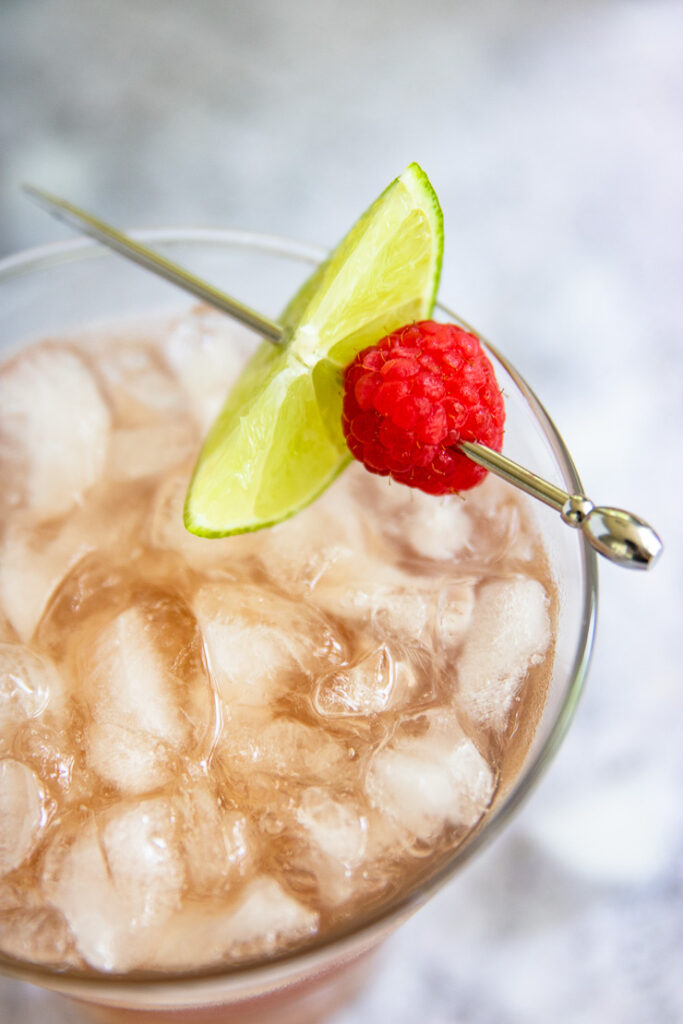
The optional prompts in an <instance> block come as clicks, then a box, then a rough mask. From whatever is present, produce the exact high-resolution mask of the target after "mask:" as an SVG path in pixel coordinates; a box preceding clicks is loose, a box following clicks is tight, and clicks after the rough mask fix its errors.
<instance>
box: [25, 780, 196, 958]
mask: <svg viewBox="0 0 683 1024" xmlns="http://www.w3.org/2000/svg"><path fill="white" fill-rule="evenodd" d="M46 865H47V867H46V874H45V877H44V881H43V889H44V892H45V894H46V896H47V898H48V899H49V901H50V903H51V904H52V905H53V906H54V907H56V908H57V909H58V910H60V911H61V912H62V913H63V914H64V916H65V918H66V919H67V921H68V923H69V927H70V929H71V932H72V934H73V937H74V940H75V943H76V946H77V947H78V950H79V952H80V954H81V955H82V956H83V957H84V959H85V960H86V961H87V963H88V964H90V966H92V967H95V968H97V969H99V970H104V971H126V970H130V969H132V968H134V967H140V966H145V965H148V964H150V963H154V962H155V961H156V953H155V950H156V947H157V945H158V943H159V941H160V938H161V934H162V931H163V928H164V926H165V924H166V922H167V921H168V919H169V918H170V916H171V915H172V913H173V912H174V911H175V910H177V909H178V908H179V906H180V903H181V897H182V891H183V886H184V883H185V874H184V867H183V862H182V857H181V855H180V850H179V842H178V823H177V819H176V813H175V810H174V807H173V804H172V802H171V801H169V800H167V799H164V798H162V797H158V798H154V799H148V800H143V801H141V802H140V803H138V804H136V805H119V806H117V807H115V808H114V809H113V811H111V812H109V813H108V814H106V815H103V816H101V817H99V818H97V819H90V820H89V821H88V822H87V823H84V824H83V826H82V829H81V831H80V832H78V833H77V834H76V835H75V836H72V837H71V838H70V840H69V841H64V842H63V843H57V844H55V847H54V848H53V849H52V850H50V851H49V854H48V858H47V862H46Z"/></svg>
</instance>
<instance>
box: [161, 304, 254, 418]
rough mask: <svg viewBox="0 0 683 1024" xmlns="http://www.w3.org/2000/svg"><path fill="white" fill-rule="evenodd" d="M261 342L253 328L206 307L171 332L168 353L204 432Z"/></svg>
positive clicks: (166, 355)
mask: <svg viewBox="0 0 683 1024" xmlns="http://www.w3.org/2000/svg"><path fill="white" fill-rule="evenodd" d="M257 344H258V343H257V341H256V340H255V339H254V334H253V332H251V331H248V330H247V329H246V328H243V327H240V326H238V325H236V324H234V323H229V322H228V321H227V320H226V318H225V317H224V316H222V315H221V314H219V313H216V312H215V311H214V310H210V309H207V308H206V307H199V308H198V309H196V310H194V311H193V312H192V313H190V314H189V315H188V316H186V317H184V318H183V319H182V320H181V321H180V322H179V323H178V325H177V326H176V327H175V328H174V329H173V331H171V333H170V334H169V335H168V338H167V339H166V341H165V343H164V355H165V357H166V360H167V362H168V364H169V365H170V366H171V368H172V369H173V370H174V372H175V373H176V374H177V377H178V380H179V382H180V384H181V385H182V387H183V388H184V390H185V392H186V393H187V396H188V398H189V401H190V406H191V409H192V412H193V415H194V417H195V419H196V421H197V423H198V424H199V426H200V428H201V430H202V432H203V433H205V432H206V431H207V430H208V428H209V427H210V425H211V423H212V422H213V420H214V419H215V417H216V416H217V415H218V412H219V410H220V408H221V406H222V404H223V402H224V401H225V398H226V396H227V394H228V391H229V390H230V389H231V388H232V386H233V384H234V383H235V381H236V380H237V377H238V376H239V374H240V372H241V370H242V367H243V366H244V365H245V363H246V361H247V359H248V358H249V356H250V355H251V354H252V353H253V352H254V351H255V350H256V347H257Z"/></svg>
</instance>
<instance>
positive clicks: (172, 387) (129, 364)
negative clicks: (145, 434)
mask: <svg viewBox="0 0 683 1024" xmlns="http://www.w3.org/2000/svg"><path fill="white" fill-rule="evenodd" d="M96 367H97V372H98V374H99V377H100V379H101V381H102V386H103V388H104V391H105V392H106V394H107V397H108V398H109V401H110V403H111V405H112V407H113V409H114V411H115V413H116V415H117V418H118V419H119V420H120V421H122V422H123V423H126V424H127V425H128V426H133V425H136V424H141V423H149V422H150V421H152V420H155V419H157V418H158V417H162V416H163V417H166V418H167V419H168V418H170V417H171V416H173V415H174V414H175V415H178V414H179V415H184V414H186V412H187V409H186V401H185V397H184V394H183V392H182V389H181V387H180V385H179V384H178V382H177V381H176V380H175V379H174V377H173V375H172V374H171V373H170V372H169V370H168V368H167V366H166V365H165V363H164V360H163V357H162V355H161V353H160V352H159V351H158V349H157V347H156V346H155V345H154V344H151V343H145V342H143V341H135V340H127V339H125V338H122V339H120V340H119V341H118V343H117V344H116V345H109V346H108V347H107V348H103V349H102V350H101V351H100V352H98V353H97V362H96Z"/></svg>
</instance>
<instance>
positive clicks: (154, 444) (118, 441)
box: [107, 418, 199, 481]
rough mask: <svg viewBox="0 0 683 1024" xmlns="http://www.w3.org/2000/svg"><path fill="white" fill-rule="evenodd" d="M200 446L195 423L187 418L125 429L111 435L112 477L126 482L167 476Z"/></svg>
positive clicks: (122, 428)
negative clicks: (160, 475) (159, 475)
mask: <svg viewBox="0 0 683 1024" xmlns="http://www.w3.org/2000/svg"><path fill="white" fill-rule="evenodd" d="M198 444H199V438H198V437H197V435H196V431H195V429H194V426H193V424H192V423H191V422H190V421H189V420H187V419H183V418H178V419H176V420H174V421H172V422H170V423H163V424H162V423H159V424H156V423H154V424H145V425H143V426H137V427H121V428H120V429H119V430H115V431H114V432H113V433H112V436H111V445H110V449H109V465H108V468H107V473H108V476H109V477H111V479H113V480H117V481H124V480H138V479H141V478H143V477H148V476H155V475H157V474H162V473H166V472H168V471H169V470H171V469H173V467H175V466H177V465H178V464H179V463H182V462H184V461H186V460H187V459H188V458H189V457H190V456H191V455H193V454H194V453H195V452H196V450H197V448H198Z"/></svg>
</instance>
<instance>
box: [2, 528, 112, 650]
mask: <svg viewBox="0 0 683 1024" xmlns="http://www.w3.org/2000/svg"><path fill="white" fill-rule="evenodd" d="M93 547H94V542H93V540H92V539H91V538H90V537H88V536H87V534H81V533H80V532H79V531H77V530H75V529H73V528H71V526H70V525H69V524H67V526H66V527H65V528H63V529H59V530H58V531H57V532H56V533H55V532H54V531H53V530H51V531H50V532H49V533H48V532H47V531H44V532H43V531H36V530H32V529H31V528H30V527H28V526H27V525H26V524H24V523H13V524H11V525H10V526H9V527H8V529H7V531H6V533H5V538H4V543H3V547H2V558H0V600H1V601H2V605H3V607H4V609H5V612H6V614H7V617H8V619H9V620H10V622H11V623H12V625H13V626H14V629H15V630H16V632H17V634H18V635H19V637H20V638H21V639H22V640H24V641H28V640H30V639H31V637H32V636H33V633H34V631H35V629H36V626H37V625H38V623H39V621H40V619H41V616H42V614H43V611H44V609H45V606H46V605H47V602H48V600H49V598H50V596H51V595H52V594H53V593H54V591H55V590H56V588H57V587H58V585H59V584H60V583H61V581H62V580H63V579H64V577H65V576H66V574H67V573H68V572H69V570H70V569H71V568H72V567H73V566H74V565H76V563H77V562H79V561H80V559H81V558H82V557H83V556H84V555H85V554H87V552H88V551H90V550H92V548H93Z"/></svg>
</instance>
